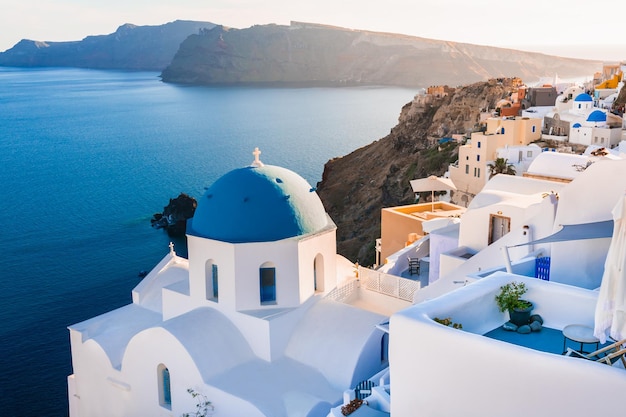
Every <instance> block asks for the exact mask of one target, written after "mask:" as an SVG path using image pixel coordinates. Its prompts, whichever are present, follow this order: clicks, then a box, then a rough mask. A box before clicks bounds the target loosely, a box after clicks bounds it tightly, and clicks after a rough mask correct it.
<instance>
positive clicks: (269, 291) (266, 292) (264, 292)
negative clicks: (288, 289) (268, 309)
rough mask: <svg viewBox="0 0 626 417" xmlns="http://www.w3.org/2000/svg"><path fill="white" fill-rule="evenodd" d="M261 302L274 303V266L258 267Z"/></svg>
mask: <svg viewBox="0 0 626 417" xmlns="http://www.w3.org/2000/svg"><path fill="white" fill-rule="evenodd" d="M259 273H260V284H261V304H274V303H276V268H260V270H259Z"/></svg>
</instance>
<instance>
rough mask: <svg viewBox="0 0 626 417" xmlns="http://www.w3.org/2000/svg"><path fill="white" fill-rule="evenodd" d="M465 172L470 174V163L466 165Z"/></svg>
mask: <svg viewBox="0 0 626 417" xmlns="http://www.w3.org/2000/svg"><path fill="white" fill-rule="evenodd" d="M465 173H466V174H469V165H465Z"/></svg>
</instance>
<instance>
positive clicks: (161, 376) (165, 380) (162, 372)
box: [157, 364, 172, 410]
mask: <svg viewBox="0 0 626 417" xmlns="http://www.w3.org/2000/svg"><path fill="white" fill-rule="evenodd" d="M157 379H158V384H159V405H160V406H161V407H164V408H167V409H168V410H171V409H172V390H171V387H170V371H169V369H167V367H166V366H165V365H163V364H160V365H159V366H158V367H157Z"/></svg>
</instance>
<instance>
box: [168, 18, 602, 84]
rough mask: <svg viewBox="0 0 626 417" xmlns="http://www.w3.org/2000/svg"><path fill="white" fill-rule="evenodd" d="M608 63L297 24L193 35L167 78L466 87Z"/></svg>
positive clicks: (581, 71)
mask: <svg viewBox="0 0 626 417" xmlns="http://www.w3.org/2000/svg"><path fill="white" fill-rule="evenodd" d="M600 65H601V63H599V62H596V61H586V60H577V59H567V58H560V57H552V56H548V55H543V54H538V53H531V52H522V51H516V50H511V49H503V48H494V47H487V46H478V45H470V44H463V43H455V42H445V41H437V40H432V39H424V38H418V37H412V36H405V35H398V34H390V33H376V32H368V31H359V30H350V29H344V28H337V27H331V26H323V25H315V24H307V23H296V22H293V23H292V24H291V25H290V26H280V25H258V26H253V27H250V28H247V29H229V28H226V27H223V26H216V27H215V28H213V29H212V30H204V31H202V32H201V33H200V34H197V35H192V36H189V37H188V38H187V39H186V40H185V41H184V42H183V43H182V44H181V46H180V49H179V51H178V53H177V54H176V56H175V57H174V59H173V61H172V63H171V64H170V65H169V66H168V67H167V68H166V69H165V70H164V71H163V72H162V74H161V77H162V79H163V81H166V82H175V83H191V84H228V83H286V84H289V83H291V84H311V85H316V84H317V85H319V84H323V85H396V86H417V87H426V86H429V85H433V84H437V85H439V84H448V85H453V86H456V85H461V84H468V83H472V82H476V81H484V80H487V79H489V78H495V77H512V76H517V77H521V78H524V79H528V80H538V79H539V78H541V77H544V76H554V74H555V73H558V74H559V76H561V77H575V76H583V75H586V74H590V73H593V72H594V71H595V70H596V69H597V68H598V67H599V66H600Z"/></svg>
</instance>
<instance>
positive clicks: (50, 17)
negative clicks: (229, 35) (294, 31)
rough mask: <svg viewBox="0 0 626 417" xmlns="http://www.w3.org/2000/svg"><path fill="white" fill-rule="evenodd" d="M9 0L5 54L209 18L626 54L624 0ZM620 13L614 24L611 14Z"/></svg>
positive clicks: (600, 55) (582, 54) (5, 2)
mask: <svg viewBox="0 0 626 417" xmlns="http://www.w3.org/2000/svg"><path fill="white" fill-rule="evenodd" d="M509 4H510V3H507V2H502V1H496V0H0V10H1V11H2V13H0V28H1V29H0V52H1V51H5V50H7V49H9V48H11V47H12V46H14V45H15V44H16V43H17V42H19V41H20V40H21V39H32V40H38V41H70V40H80V39H83V38H84V37H86V36H89V35H103V34H109V33H113V32H115V30H116V29H117V28H118V27H119V26H120V25H122V24H124V23H132V24H135V25H161V24H164V23H167V22H171V21H174V20H179V19H181V20H197V21H207V22H212V23H216V24H221V25H224V26H229V27H232V28H239V29H241V28H246V27H250V26H252V25H256V24H269V23H275V24H279V25H288V24H289V22H290V21H292V20H295V21H302V22H311V23H321V24H327V25H334V26H340V27H345V28H350V29H359V30H370V31H375V32H390V33H398V34H404V35H410V36H418V37H423V38H429V39H438V40H446V41H453V42H464V43H471V44H477V45H488V46H497V47H504V48H512V49H522V50H530V51H535V52H543V53H547V54H550V55H561V56H568V57H574V58H586V59H594V60H605V61H611V60H613V61H615V60H625V61H626V31H624V30H623V29H621V27H622V26H623V25H622V23H621V19H620V16H622V13H621V10H622V9H623V0H604V1H603V2H591V1H583V0H526V1H524V2H519V3H516V4H515V5H513V4H510V5H509ZM612 19H614V20H612Z"/></svg>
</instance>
